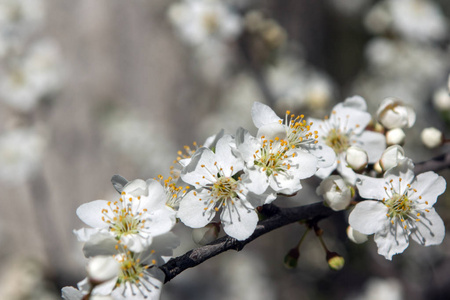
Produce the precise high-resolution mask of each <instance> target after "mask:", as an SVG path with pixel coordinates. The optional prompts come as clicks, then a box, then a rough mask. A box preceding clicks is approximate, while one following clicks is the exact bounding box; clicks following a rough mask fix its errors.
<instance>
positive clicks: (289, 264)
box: [284, 247, 300, 269]
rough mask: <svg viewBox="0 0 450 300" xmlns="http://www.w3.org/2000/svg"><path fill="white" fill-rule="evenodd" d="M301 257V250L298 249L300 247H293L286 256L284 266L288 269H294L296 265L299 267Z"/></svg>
mask: <svg viewBox="0 0 450 300" xmlns="http://www.w3.org/2000/svg"><path fill="white" fill-rule="evenodd" d="M299 257H300V251H299V250H298V248H297V247H295V248H292V249H291V250H289V252H288V254H286V256H285V257H284V266H285V267H286V268H288V269H294V268H295V267H297V262H298V258H299Z"/></svg>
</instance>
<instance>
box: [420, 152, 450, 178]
mask: <svg viewBox="0 0 450 300" xmlns="http://www.w3.org/2000/svg"><path fill="white" fill-rule="evenodd" d="M448 168H450V152H449V153H444V154H442V155H439V156H436V157H435V158H432V159H430V160H427V161H423V162H420V163H417V164H416V166H415V168H414V173H415V174H420V173H423V172H427V171H434V172H438V171H441V170H444V169H448Z"/></svg>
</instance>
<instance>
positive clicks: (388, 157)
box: [380, 145, 405, 171]
mask: <svg viewBox="0 0 450 300" xmlns="http://www.w3.org/2000/svg"><path fill="white" fill-rule="evenodd" d="M404 158H405V150H403V148H402V147H401V146H399V145H393V146H390V147H388V148H387V149H386V150H384V152H383V154H381V159H380V166H381V167H382V168H383V170H384V171H386V170H388V169H390V168H393V167H395V166H396V165H398V163H399V161H401V160H402V159H404Z"/></svg>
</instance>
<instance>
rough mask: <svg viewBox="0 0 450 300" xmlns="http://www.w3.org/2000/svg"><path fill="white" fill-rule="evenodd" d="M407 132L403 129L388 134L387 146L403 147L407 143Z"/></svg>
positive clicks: (392, 130) (396, 129)
mask: <svg viewBox="0 0 450 300" xmlns="http://www.w3.org/2000/svg"><path fill="white" fill-rule="evenodd" d="M405 137H406V135H405V132H404V131H403V130H402V129H401V128H394V129H391V130H389V131H388V132H386V144H388V145H389V146H390V145H403V144H404V143H405Z"/></svg>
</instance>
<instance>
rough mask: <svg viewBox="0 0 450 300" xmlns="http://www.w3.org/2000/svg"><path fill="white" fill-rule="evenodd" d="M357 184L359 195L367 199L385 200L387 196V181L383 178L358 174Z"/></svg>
mask: <svg viewBox="0 0 450 300" xmlns="http://www.w3.org/2000/svg"><path fill="white" fill-rule="evenodd" d="M357 177H358V179H359V180H358V181H357V183H356V186H357V187H358V192H359V195H360V196H361V197H362V198H365V199H375V200H383V198H387V195H386V191H385V190H384V186H385V185H386V181H385V180H384V179H383V178H373V177H369V176H364V175H358V176H357Z"/></svg>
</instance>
